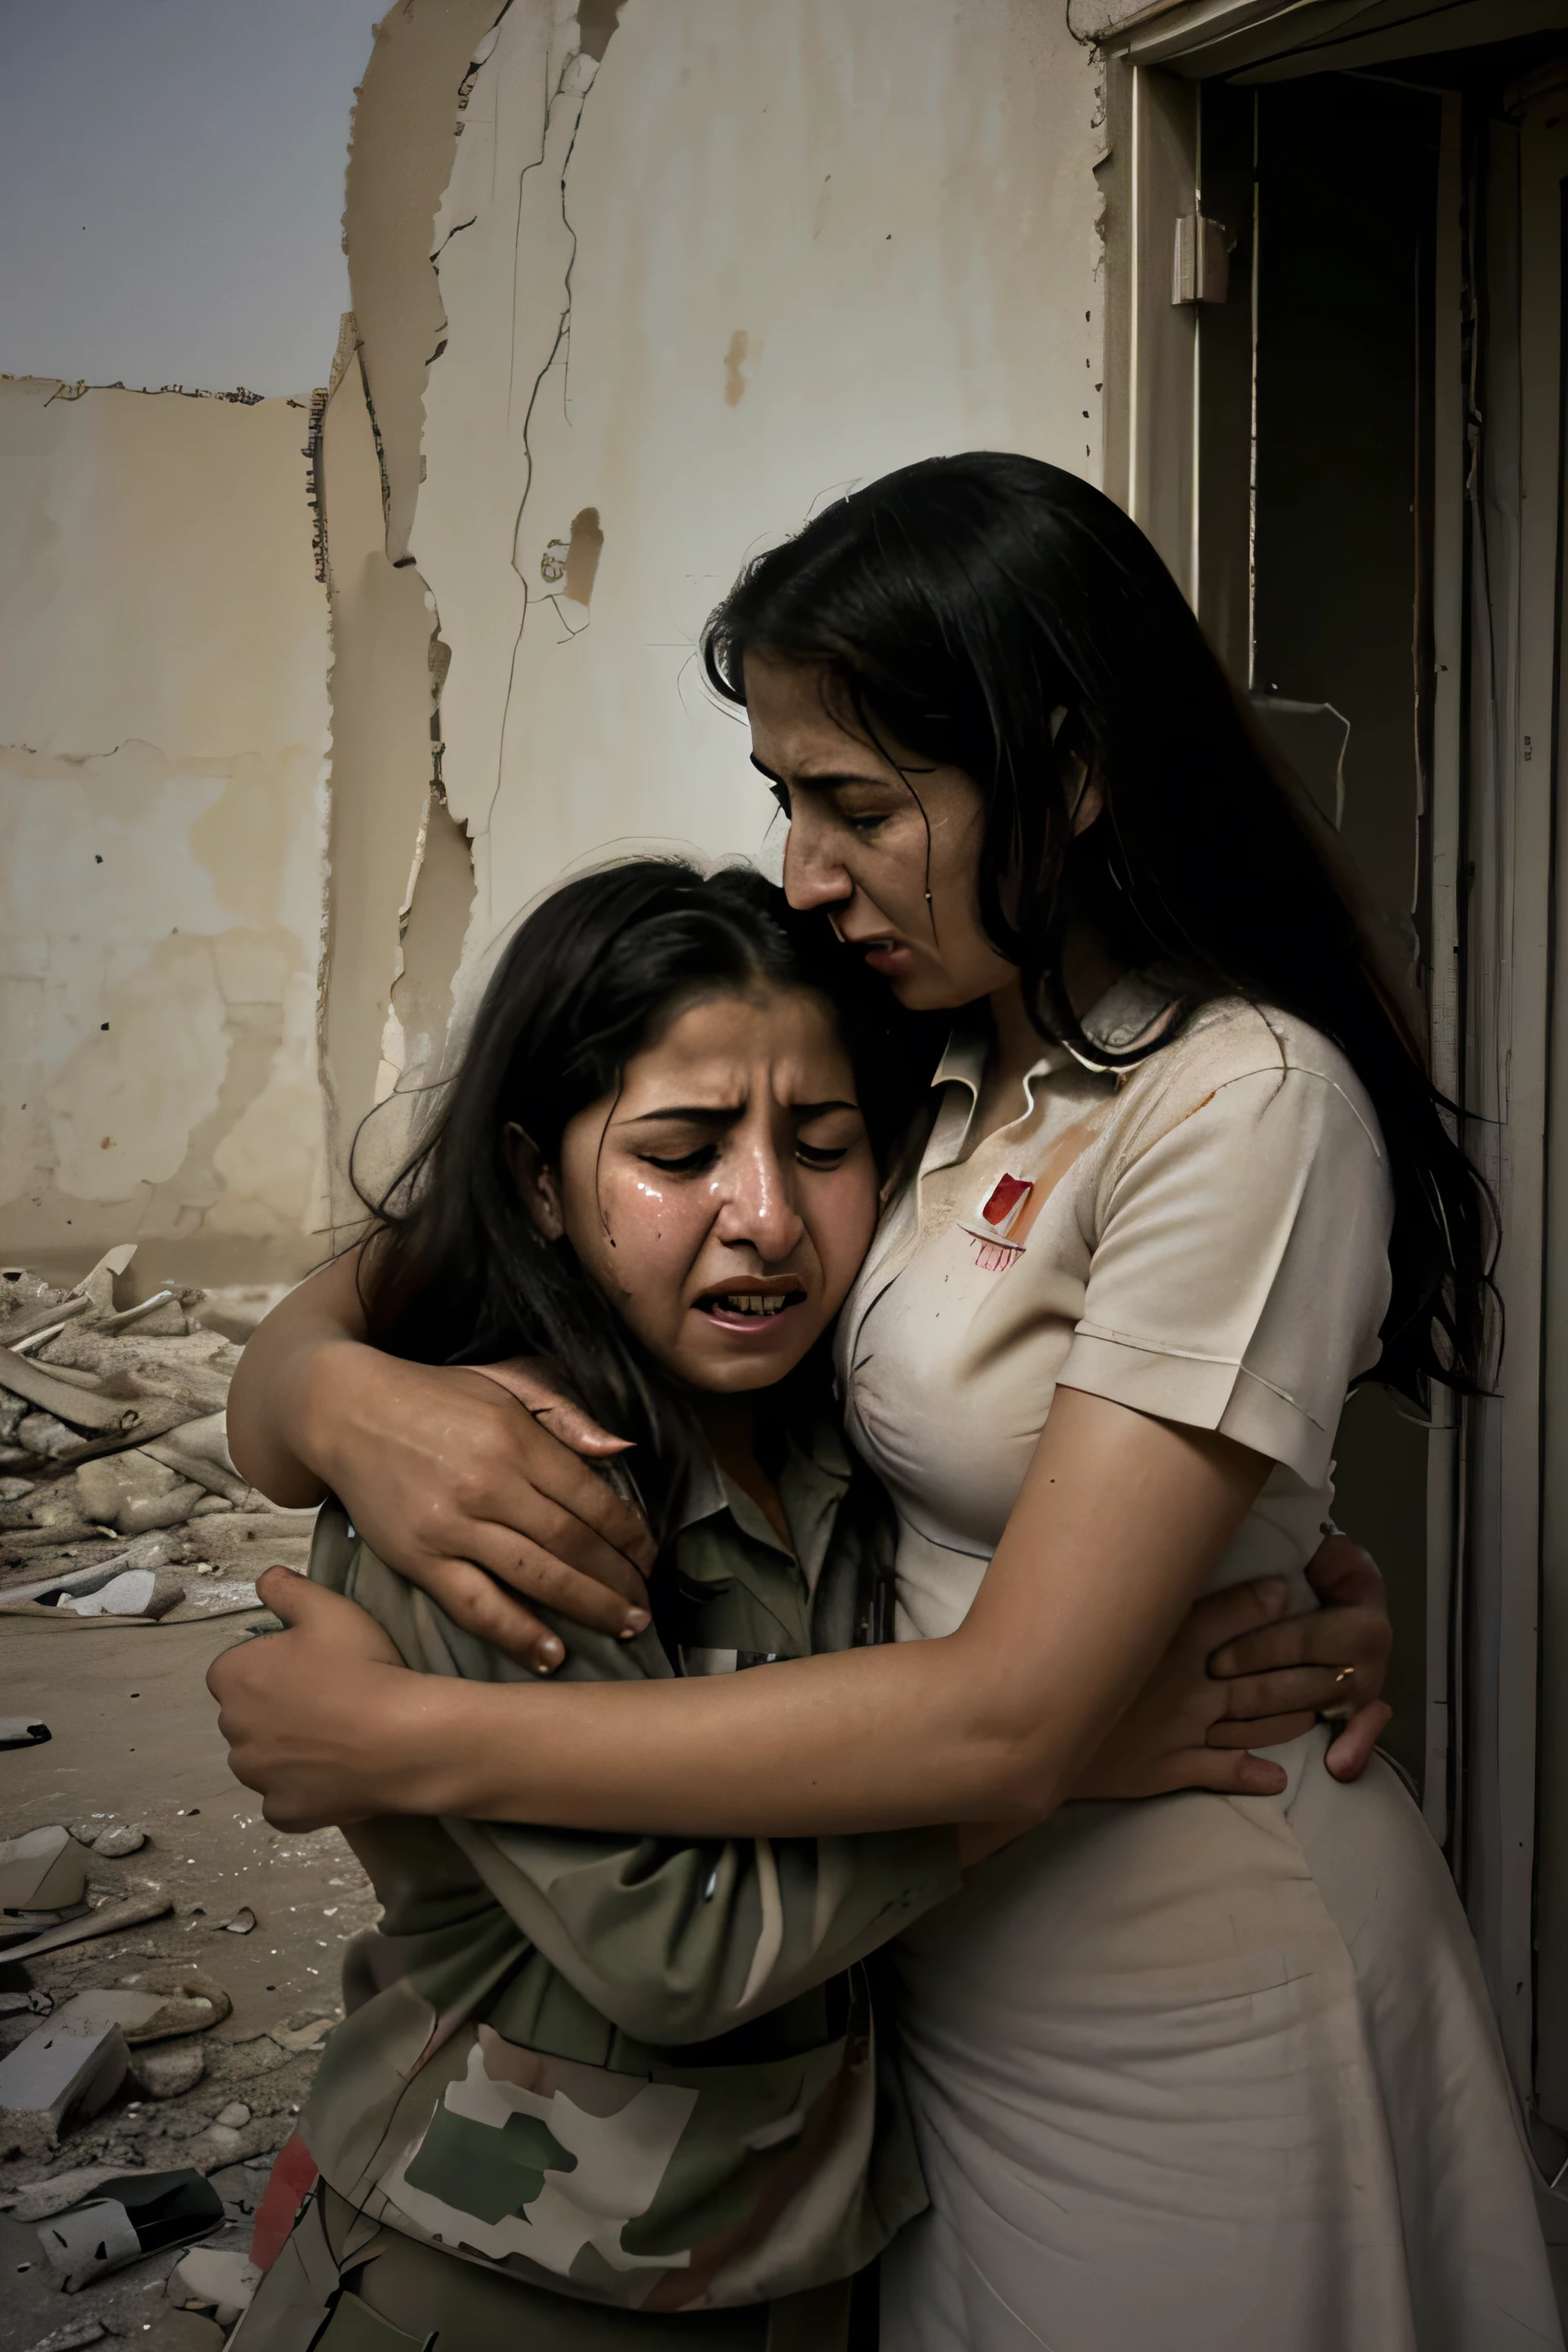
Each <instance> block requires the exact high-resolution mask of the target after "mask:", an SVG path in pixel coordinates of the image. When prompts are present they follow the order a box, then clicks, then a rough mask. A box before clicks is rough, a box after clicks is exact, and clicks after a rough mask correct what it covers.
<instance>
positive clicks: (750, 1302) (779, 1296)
mask: <svg viewBox="0 0 1568 2352" xmlns="http://www.w3.org/2000/svg"><path fill="white" fill-rule="evenodd" d="M804 1306H805V1290H804V1288H803V1287H802V1286H801V1285H800V1284H799V1283H795V1282H780V1283H770V1284H768V1285H767V1286H765V1287H759V1288H755V1289H753V1288H751V1287H750V1286H745V1287H742V1288H739V1289H735V1290H710V1291H708V1292H706V1293H705V1294H704V1296H703V1297H700V1299H699V1300H698V1301H697V1309H698V1312H699V1314H701V1315H706V1316H707V1317H708V1318H709V1320H710V1322H712V1323H717V1324H720V1325H721V1327H722V1328H724V1329H725V1330H729V1331H756V1330H760V1329H762V1328H763V1325H765V1324H768V1323H776V1322H777V1321H778V1319H779V1318H780V1316H781V1315H784V1313H786V1312H787V1310H788V1309H789V1308H790V1307H804Z"/></svg>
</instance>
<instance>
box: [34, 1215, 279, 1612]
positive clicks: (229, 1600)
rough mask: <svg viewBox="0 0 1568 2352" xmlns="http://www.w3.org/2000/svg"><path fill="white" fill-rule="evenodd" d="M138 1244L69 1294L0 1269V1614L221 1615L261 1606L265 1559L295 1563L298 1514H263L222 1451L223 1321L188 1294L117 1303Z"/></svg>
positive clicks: (216, 1310) (227, 1365)
mask: <svg viewBox="0 0 1568 2352" xmlns="http://www.w3.org/2000/svg"><path fill="white" fill-rule="evenodd" d="M134 1255H135V1247H134V1244H126V1245H124V1246H122V1247H121V1248H119V1249H113V1250H110V1252H109V1253H108V1254H107V1255H106V1256H104V1257H102V1258H101V1259H100V1261H99V1263H98V1265H95V1266H94V1268H93V1269H92V1272H91V1273H90V1274H89V1276H87V1278H86V1279H85V1281H83V1282H81V1283H79V1284H78V1285H77V1286H76V1287H75V1288H74V1289H59V1288H57V1287H55V1286H53V1285H51V1284H50V1283H48V1282H47V1281H46V1280H45V1279H44V1277H43V1276H41V1275H37V1274H33V1273H29V1272H28V1271H27V1270H26V1268H25V1267H16V1266H8V1267H4V1268H0V1612H10V1613H15V1612H18V1611H22V1612H27V1613H29V1614H34V1613H37V1612H41V1611H43V1610H50V1611H53V1612H57V1615H58V1620H59V1622H68V1621H70V1620H79V1619H84V1618H88V1619H90V1618H93V1617H112V1618H116V1619H118V1620H119V1621H121V1622H125V1621H126V1620H127V1619H138V1620H141V1621H142V1622H180V1621H181V1620H183V1619H190V1618H192V1617H208V1616H220V1615H224V1614H226V1613H228V1612H232V1611H237V1610H241V1609H254V1608H255V1607H256V1606H257V1601H256V1595H255V1591H254V1585H255V1580H256V1578H257V1577H258V1575H259V1574H260V1572H261V1571H262V1570H263V1569H266V1568H268V1567H270V1566H272V1565H273V1564H274V1563H275V1562H281V1563H282V1564H284V1565H285V1566H288V1567H290V1568H295V1569H303V1567H304V1565H305V1559H306V1556H307V1554H308V1552H309V1549H310V1525H311V1517H312V1515H311V1514H310V1512H307V1511H279V1510H276V1509H274V1507H272V1506H271V1505H270V1504H269V1503H268V1501H267V1499H266V1498H265V1496H261V1495H258V1493H257V1491H256V1489H255V1488H254V1487H252V1486H247V1484H246V1482H245V1480H244V1479H243V1478H242V1477H240V1475H239V1474H238V1473H237V1470H236V1469H235V1466H234V1463H233V1461H232V1459H231V1458H230V1455H229V1451H228V1444H227V1438H226V1429H225V1419H224V1410H225V1405H226V1399H227V1395H228V1383H229V1380H230V1377H231V1376H232V1374H233V1371H234V1368H235V1366H236V1364H237V1362H238V1361H239V1345H238V1343H237V1336H236V1332H235V1328H234V1318H232V1316H229V1317H226V1316H225V1315H224V1314H223V1312H222V1309H221V1307H215V1304H214V1302H213V1301H212V1300H210V1299H209V1297H208V1296H207V1294H206V1293H205V1292H203V1291H200V1290H188V1289H164V1290H160V1291H157V1292H155V1293H154V1294H153V1297H150V1298H146V1299H143V1300H142V1301H141V1302H140V1303H138V1304H136V1305H133V1306H130V1307H124V1308H117V1307H116V1306H115V1299H114V1285H115V1278H116V1276H120V1275H123V1274H124V1272H125V1271H126V1269H127V1267H128V1266H129V1265H130V1263H131V1260H132V1257H133V1256H134ZM226 1327H227V1328H226ZM241 1328H243V1327H241Z"/></svg>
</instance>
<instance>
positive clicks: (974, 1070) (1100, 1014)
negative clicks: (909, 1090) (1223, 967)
mask: <svg viewBox="0 0 1568 2352" xmlns="http://www.w3.org/2000/svg"><path fill="white" fill-rule="evenodd" d="M1183 998H1184V988H1183V985H1182V980H1181V975H1180V974H1179V973H1178V972H1176V971H1173V969H1172V968H1171V967H1170V966H1169V965H1163V964H1154V965H1151V966H1150V968H1149V969H1148V970H1147V971H1124V972H1123V973H1122V975H1121V979H1120V980H1115V981H1112V982H1111V984H1110V987H1109V988H1108V989H1107V990H1106V992H1105V993H1104V995H1103V996H1102V997H1100V1000H1099V1001H1098V1003H1094V1004H1092V1005H1091V1006H1090V1007H1089V1011H1088V1012H1087V1013H1085V1014H1084V1016H1083V1019H1082V1020H1081V1021H1080V1023H1079V1027H1080V1028H1081V1029H1082V1031H1083V1034H1084V1035H1085V1036H1086V1037H1087V1038H1088V1039H1089V1043H1090V1045H1098V1046H1100V1048H1101V1050H1102V1051H1103V1052H1105V1053H1108V1054H1125V1053H1127V1052H1128V1051H1129V1050H1130V1048H1131V1047H1132V1046H1134V1045H1141V1044H1142V1043H1144V1042H1145V1041H1148V1042H1150V1043H1153V1042H1154V1041H1155V1040H1156V1039H1157V1037H1158V1036H1159V1034H1160V1033H1161V1030H1162V1028H1163V1027H1168V1026H1169V1025H1170V1023H1171V1021H1172V1020H1173V1017H1174V1015H1175V1013H1177V1012H1178V1010H1179V1009H1180V1006H1181V1004H1182V1002H1183ZM990 1050H991V1037H990V1032H989V1029H988V1027H987V1026H986V1024H984V1023H983V1022H979V1021H965V1022H962V1023H960V1024H959V1025H958V1026H957V1027H956V1028H955V1029H954V1030H953V1031H952V1034H951V1036H950V1037H949V1038H948V1041H947V1046H946V1049H945V1051H944V1052H943V1054H942V1059H941V1061H940V1062H939V1063H938V1064H937V1066H936V1069H935V1071H934V1072H933V1074H932V1076H931V1085H932V1086H933V1087H943V1086H950V1085H956V1086H961V1087H968V1089H969V1091H970V1093H971V1094H972V1095H973V1097H974V1098H975V1100H976V1101H978V1100H979V1098H980V1089H981V1087H982V1085H983V1084H984V1078H985V1062H986V1056H987V1055H988V1054H989V1053H990ZM1068 1061H1074V1062H1077V1063H1079V1065H1080V1066H1082V1067H1083V1068H1084V1069H1086V1070H1092V1071H1095V1072H1096V1073H1100V1072H1103V1071H1105V1070H1107V1069H1108V1068H1110V1064H1109V1063H1106V1062H1101V1061H1097V1060H1096V1059H1095V1058H1094V1057H1093V1056H1092V1055H1089V1054H1086V1053H1084V1052H1083V1051H1082V1049H1081V1048H1080V1047H1079V1046H1077V1045H1058V1044H1052V1043H1050V1042H1044V1043H1042V1045H1041V1047H1040V1054H1039V1058H1038V1060H1037V1061H1036V1062H1034V1063H1033V1064H1032V1065H1031V1066H1030V1067H1029V1069H1028V1070H1027V1071H1026V1074H1025V1075H1026V1078H1035V1077H1041V1076H1045V1075H1046V1074H1047V1073H1048V1072H1049V1071H1051V1070H1059V1069H1061V1068H1063V1067H1064V1066H1065V1065H1066V1064H1067V1063H1068Z"/></svg>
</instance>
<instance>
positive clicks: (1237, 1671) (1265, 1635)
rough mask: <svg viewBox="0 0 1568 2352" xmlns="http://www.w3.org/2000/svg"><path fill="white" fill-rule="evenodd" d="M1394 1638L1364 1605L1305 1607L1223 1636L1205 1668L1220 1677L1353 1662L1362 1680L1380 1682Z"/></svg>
mask: <svg viewBox="0 0 1568 2352" xmlns="http://www.w3.org/2000/svg"><path fill="white" fill-rule="evenodd" d="M1393 1643H1394V1628H1393V1627H1392V1626H1391V1625H1390V1623H1389V1622H1388V1620H1387V1618H1386V1617H1383V1616H1379V1615H1377V1614H1376V1613H1374V1612H1373V1611H1371V1610H1367V1609H1341V1608H1334V1609H1310V1610H1308V1611H1307V1612H1305V1613H1304V1614H1303V1615H1301V1616H1299V1617H1285V1618H1281V1619H1280V1621H1279V1622H1278V1623H1277V1624H1273V1625H1265V1626H1263V1627H1262V1628H1261V1629H1260V1630H1259V1631H1258V1633H1244V1634H1242V1635H1241V1636H1240V1637H1239V1638H1238V1639H1237V1640H1236V1641H1232V1642H1227V1643H1225V1644H1224V1646H1223V1647H1222V1648H1220V1649H1218V1650H1216V1651H1215V1654H1214V1655H1213V1656H1212V1657H1211V1658H1210V1660H1209V1672H1210V1674H1211V1675H1215V1676H1216V1677H1217V1678H1219V1679H1221V1680H1224V1679H1226V1678H1228V1677H1229V1676H1231V1675H1258V1674H1270V1673H1274V1672H1276V1671H1278V1670H1279V1668H1280V1667H1283V1666H1308V1665H1317V1666H1326V1665H1353V1666H1354V1667H1355V1668H1356V1669H1357V1671H1358V1672H1359V1673H1360V1674H1361V1675H1362V1677H1363V1682H1365V1681H1370V1682H1372V1683H1373V1684H1374V1685H1375V1684H1377V1683H1379V1682H1381V1680H1382V1675H1383V1669H1384V1666H1385V1665H1386V1664H1387V1663H1388V1654H1389V1651H1390V1649H1391V1648H1392V1646H1393Z"/></svg>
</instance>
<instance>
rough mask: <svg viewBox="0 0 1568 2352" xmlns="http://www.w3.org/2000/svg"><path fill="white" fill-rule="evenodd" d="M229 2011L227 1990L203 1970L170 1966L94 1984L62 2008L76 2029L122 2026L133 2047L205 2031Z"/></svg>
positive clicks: (218, 2022)
mask: <svg viewBox="0 0 1568 2352" xmlns="http://www.w3.org/2000/svg"><path fill="white" fill-rule="evenodd" d="M228 2013H229V1999H228V1995H227V1993H226V1992H225V1990H224V1989H223V1987H222V1985H220V1984H216V1983H215V1982H214V1980H213V1979H212V1978H211V1977H209V1976H206V1975H205V1974H204V1973H203V1971H202V1970H201V1969H183V1970H181V1971H180V1972H179V1973H178V1974H175V1973H174V1971H173V1970H169V1969H143V1970H142V1973H141V1975H140V1976H139V1977H137V1978H136V1979H134V1980H133V1981H132V1983H130V1984H119V1985H103V1986H94V1987H92V1988H90V1989H89V1990H88V1991H86V1992H79V1993H77V1994H75V1995H74V1996H73V1997H72V1998H71V2000H68V2001H67V2002H65V2003H64V2005H63V2006H62V2008H61V2010H60V2012H59V2014H60V2019H61V2021H63V2022H68V2023H69V2025H70V2027H71V2030H72V2032H76V2033H82V2032H88V2031H89V2030H90V2029H91V2028H93V2027H96V2026H99V2025H107V2024H110V2023H112V2024H115V2025H118V2026H119V2028H120V2030H121V2033H123V2034H124V2036H125V2039H126V2041H127V2042H129V2043H130V2044H131V2046H132V2049H136V2048H138V2047H139V2046H140V2045H141V2044H142V2043H143V2042H168V2041H171V2040H173V2039H174V2038H175V2037H177V2036H183V2035H187V2034H192V2033H205V2031H206V2029H207V2028H208V2026H211V2025H221V2024H222V2023H223V2021H224V2019H225V2018H226V2016H227V2015H228Z"/></svg>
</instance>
